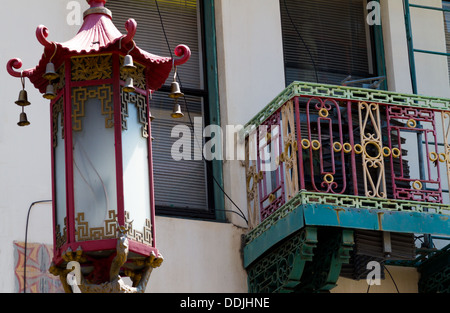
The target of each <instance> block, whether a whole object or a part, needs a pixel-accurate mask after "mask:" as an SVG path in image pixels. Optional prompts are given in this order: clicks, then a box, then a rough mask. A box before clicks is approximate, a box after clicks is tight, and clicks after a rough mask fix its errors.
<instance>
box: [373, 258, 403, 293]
mask: <svg viewBox="0 0 450 313" xmlns="http://www.w3.org/2000/svg"><path fill="white" fill-rule="evenodd" d="M384 262H386V260H384V261H382V262H380V265H383V267H384V269H385V270H386V272H387V273H388V274H389V276H390V277H391V280H392V282H393V283H394V286H395V289H396V290H397V293H400V291H399V290H398V287H397V283H396V282H395V280H394V277H392V274H391V272H389V270H388V268H387V267H386V265H385V264H383V263H384ZM368 285H369V286H368V287H367V293H369V290H370V286H371V285H370V284H368Z"/></svg>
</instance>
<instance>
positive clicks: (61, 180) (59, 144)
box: [54, 113, 67, 236]
mask: <svg viewBox="0 0 450 313" xmlns="http://www.w3.org/2000/svg"><path fill="white" fill-rule="evenodd" d="M61 114H62V113H58V117H57V118H56V119H54V121H55V122H56V125H57V127H58V132H57V134H56V147H55V148H54V157H55V160H54V162H55V165H54V166H55V173H54V175H55V193H56V199H55V202H56V225H59V227H60V233H61V236H63V235H64V227H65V225H64V219H65V218H66V215H67V209H66V166H65V163H66V162H65V152H64V139H63V138H62V131H63V129H62V127H61V123H60V120H61Z"/></svg>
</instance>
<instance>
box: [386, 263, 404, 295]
mask: <svg viewBox="0 0 450 313" xmlns="http://www.w3.org/2000/svg"><path fill="white" fill-rule="evenodd" d="M384 269H385V270H386V272H388V274H389V276H391V279H392V282H393V283H394V286H395V289H397V293H400V291H399V290H398V287H397V284H396V283H395V280H394V277H392V274H391V272H389V270H388V269H387V267H386V266H385V267H384Z"/></svg>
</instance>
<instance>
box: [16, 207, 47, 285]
mask: <svg viewBox="0 0 450 313" xmlns="http://www.w3.org/2000/svg"><path fill="white" fill-rule="evenodd" d="M51 202H52V200H40V201H35V202H33V203H31V205H30V207H29V208H28V213H27V223H26V226H25V247H24V260H23V293H26V292H27V242H28V222H29V220H30V212H31V209H32V208H33V206H35V205H36V204H40V203H51Z"/></svg>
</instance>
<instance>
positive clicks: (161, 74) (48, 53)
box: [8, 14, 190, 93]
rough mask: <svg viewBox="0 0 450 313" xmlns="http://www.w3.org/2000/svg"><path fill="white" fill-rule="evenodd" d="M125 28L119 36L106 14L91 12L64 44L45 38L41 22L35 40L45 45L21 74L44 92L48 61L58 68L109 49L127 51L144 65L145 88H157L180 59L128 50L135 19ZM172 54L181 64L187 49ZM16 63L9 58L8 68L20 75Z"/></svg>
mask: <svg viewBox="0 0 450 313" xmlns="http://www.w3.org/2000/svg"><path fill="white" fill-rule="evenodd" d="M126 27H127V30H128V31H129V33H128V34H127V35H122V33H120V31H119V30H118V29H117V28H116V27H115V25H114V23H113V22H112V20H111V18H110V17H109V16H108V15H105V14H91V15H88V16H86V18H85V20H84V23H83V25H82V27H81V28H80V30H79V32H78V33H77V35H76V36H75V37H74V38H72V39H71V40H69V41H66V42H64V43H56V42H49V41H47V39H46V37H47V36H48V30H47V28H46V27H45V26H42V25H41V26H39V27H38V29H37V31H36V33H37V38H38V40H39V42H40V43H41V44H43V45H44V47H45V49H44V54H43V55H42V57H41V60H40V61H39V63H38V65H37V66H36V68H34V69H30V70H26V71H24V72H23V73H24V76H25V77H28V78H29V79H30V81H31V83H32V84H33V85H34V86H35V88H37V89H38V90H39V91H40V92H41V93H44V92H45V90H46V88H47V85H48V81H47V80H46V79H44V78H43V77H42V75H43V74H44V73H45V71H46V66H47V63H49V62H50V61H51V62H53V63H54V64H55V67H56V68H58V67H59V66H60V65H61V64H62V63H63V62H64V60H66V59H67V58H69V57H73V56H81V55H94V54H101V53H113V52H119V53H120V54H124V55H125V54H127V53H128V52H129V51H130V50H131V52H130V55H131V56H133V58H134V59H135V60H136V61H137V62H139V63H140V64H142V65H144V66H145V67H146V68H147V73H148V75H147V77H148V84H147V87H148V89H151V90H157V89H159V88H161V86H162V85H163V84H164V83H165V81H166V80H167V78H168V76H169V74H170V71H171V70H172V66H173V64H175V65H178V64H181V63H180V60H176V61H175V63H174V62H173V61H172V58H170V57H161V56H158V55H154V54H151V53H149V52H146V51H144V50H142V49H140V48H138V47H135V48H134V49H132V48H133V44H134V43H133V40H132V39H133V36H134V33H135V31H136V23H135V21H134V20H129V21H128V22H127V25H126ZM55 48H56V51H55ZM177 48H178V47H177ZM180 51H181V50H180ZM176 55H177V56H184V58H183V62H182V63H184V62H185V61H187V59H188V58H189V56H190V51H189V49H188V48H187V49H182V51H181V53H176ZM19 64H20V66H21V62H20V60H18V59H14V60H11V61H10V62H9V63H8V71H9V73H10V74H11V75H13V76H15V77H20V72H15V71H14V69H18V68H20V67H19ZM13 68H14V69H13Z"/></svg>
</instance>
